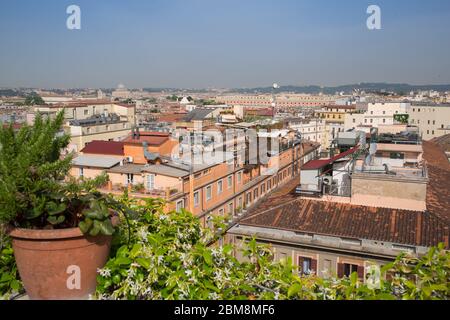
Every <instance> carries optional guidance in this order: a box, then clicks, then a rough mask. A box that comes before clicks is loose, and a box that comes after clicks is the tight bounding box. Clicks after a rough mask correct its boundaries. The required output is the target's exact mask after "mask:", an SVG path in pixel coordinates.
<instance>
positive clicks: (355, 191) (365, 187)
mask: <svg viewBox="0 0 450 320" xmlns="http://www.w3.org/2000/svg"><path fill="white" fill-rule="evenodd" d="M426 195H427V181H426V179H420V180H413V179H401V178H393V177H392V176H388V177H386V178H383V177H381V175H377V176H376V177H373V175H372V176H370V174H353V175H352V196H351V203H352V204H357V205H365V206H373V207H386V208H398V209H405V210H414V211H423V210H425V209H426Z"/></svg>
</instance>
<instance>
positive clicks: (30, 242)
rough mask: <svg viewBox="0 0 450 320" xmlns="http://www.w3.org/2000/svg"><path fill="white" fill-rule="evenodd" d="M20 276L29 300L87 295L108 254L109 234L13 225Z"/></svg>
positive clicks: (73, 297) (12, 231)
mask: <svg viewBox="0 0 450 320" xmlns="http://www.w3.org/2000/svg"><path fill="white" fill-rule="evenodd" d="M10 236H11V238H12V246H13V249H14V255H15V258H16V262H17V268H18V270H19V274H20V277H21V279H22V281H23V284H24V287H25V290H26V292H27V294H28V296H29V298H30V299H32V300H47V299H49V300H69V299H70V300H78V299H86V298H88V296H89V294H91V293H93V292H94V291H95V287H96V276H97V268H102V267H103V266H104V265H105V263H106V261H107V259H108V255H109V250H110V247H111V239H112V237H111V236H96V237H91V236H85V235H84V234H83V233H82V232H81V231H80V229H79V228H72V229H61V230H30V229H12V230H11V232H10Z"/></svg>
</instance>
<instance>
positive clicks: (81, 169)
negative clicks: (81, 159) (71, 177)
mask: <svg viewBox="0 0 450 320" xmlns="http://www.w3.org/2000/svg"><path fill="white" fill-rule="evenodd" d="M78 175H79V176H80V177H84V168H80V170H79V172H78Z"/></svg>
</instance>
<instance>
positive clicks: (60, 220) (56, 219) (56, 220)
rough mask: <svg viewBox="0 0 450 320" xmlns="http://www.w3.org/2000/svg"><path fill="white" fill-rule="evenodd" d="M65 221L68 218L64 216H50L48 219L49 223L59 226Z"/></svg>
mask: <svg viewBox="0 0 450 320" xmlns="http://www.w3.org/2000/svg"><path fill="white" fill-rule="evenodd" d="M64 220H66V217H64V216H58V217H56V216H50V217H48V218H47V221H48V222H50V223H51V224H52V225H57V224H61V223H63V222H64Z"/></svg>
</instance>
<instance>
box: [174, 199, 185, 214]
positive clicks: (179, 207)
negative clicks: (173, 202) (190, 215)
mask: <svg viewBox="0 0 450 320" xmlns="http://www.w3.org/2000/svg"><path fill="white" fill-rule="evenodd" d="M181 209H184V200H178V201H177V209H176V210H177V212H180V211H181Z"/></svg>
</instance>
